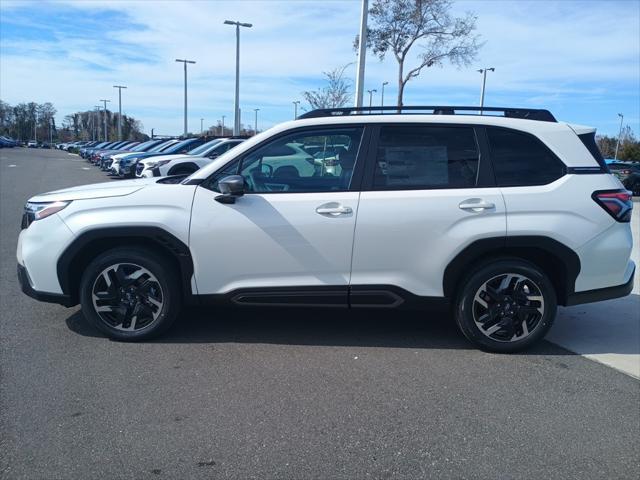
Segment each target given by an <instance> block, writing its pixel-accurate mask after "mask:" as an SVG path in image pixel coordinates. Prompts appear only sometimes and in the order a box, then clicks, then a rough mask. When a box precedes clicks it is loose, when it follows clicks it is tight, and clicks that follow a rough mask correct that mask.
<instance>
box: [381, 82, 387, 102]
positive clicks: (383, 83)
mask: <svg viewBox="0 0 640 480" xmlns="http://www.w3.org/2000/svg"><path fill="white" fill-rule="evenodd" d="M385 85H389V82H382V93H381V94H380V106H381V107H384V86H385Z"/></svg>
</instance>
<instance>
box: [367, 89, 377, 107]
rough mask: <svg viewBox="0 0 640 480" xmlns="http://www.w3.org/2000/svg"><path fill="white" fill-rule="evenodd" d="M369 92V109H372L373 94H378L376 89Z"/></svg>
mask: <svg viewBox="0 0 640 480" xmlns="http://www.w3.org/2000/svg"><path fill="white" fill-rule="evenodd" d="M367 92H368V93H369V109H371V102H372V101H373V94H374V93H376V92H377V90H376V89H375V88H374V89H373V90H367Z"/></svg>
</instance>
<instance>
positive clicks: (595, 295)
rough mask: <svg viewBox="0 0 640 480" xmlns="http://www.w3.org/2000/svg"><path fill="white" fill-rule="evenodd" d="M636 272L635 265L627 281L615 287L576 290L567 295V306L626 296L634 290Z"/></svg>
mask: <svg viewBox="0 0 640 480" xmlns="http://www.w3.org/2000/svg"><path fill="white" fill-rule="evenodd" d="M635 273H636V269H635V266H634V268H633V271H632V272H631V276H630V277H629V280H628V281H627V282H626V283H623V284H622V285H616V286H614V287H606V288H597V289H595V290H585V291H583V292H575V293H572V294H571V295H569V296H568V297H567V303H566V306H567V307H570V306H573V305H581V304H583V303H593V302H601V301H603V300H611V299H613V298H620V297H626V296H627V295H629V294H630V293H631V291H632V290H633V279H634V276H635Z"/></svg>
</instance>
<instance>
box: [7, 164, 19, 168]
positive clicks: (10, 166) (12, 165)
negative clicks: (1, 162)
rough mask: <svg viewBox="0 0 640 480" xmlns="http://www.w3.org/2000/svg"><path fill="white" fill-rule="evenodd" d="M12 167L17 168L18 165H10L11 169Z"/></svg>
mask: <svg viewBox="0 0 640 480" xmlns="http://www.w3.org/2000/svg"><path fill="white" fill-rule="evenodd" d="M12 167H17V165H14V164H11V165H9V168H12Z"/></svg>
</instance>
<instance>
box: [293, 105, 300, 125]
mask: <svg viewBox="0 0 640 480" xmlns="http://www.w3.org/2000/svg"><path fill="white" fill-rule="evenodd" d="M298 105H300V100H296V101H295V102H293V119H294V120H297V119H298Z"/></svg>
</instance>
